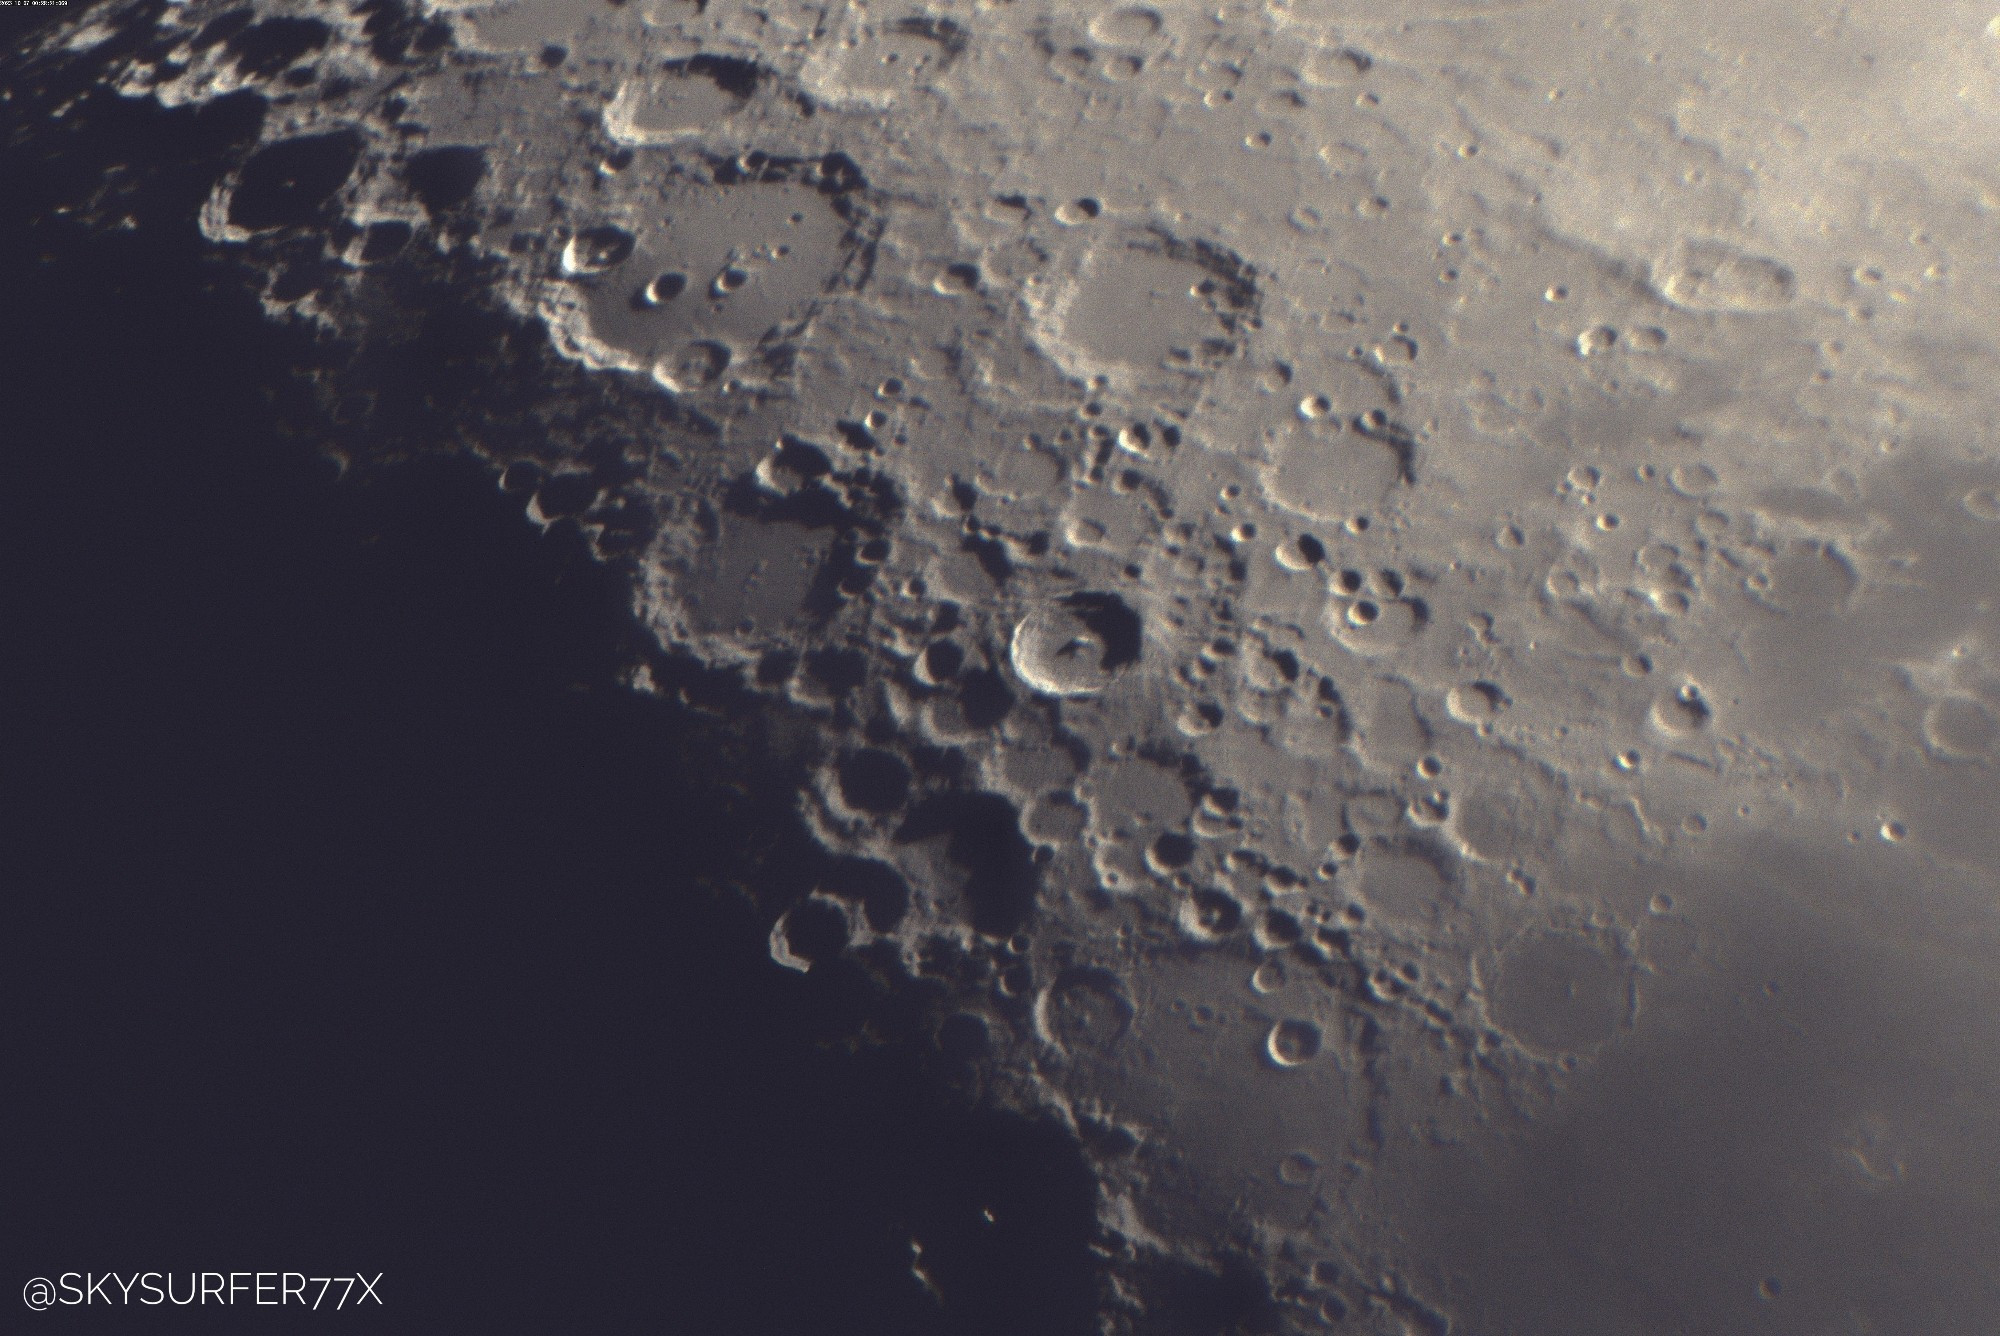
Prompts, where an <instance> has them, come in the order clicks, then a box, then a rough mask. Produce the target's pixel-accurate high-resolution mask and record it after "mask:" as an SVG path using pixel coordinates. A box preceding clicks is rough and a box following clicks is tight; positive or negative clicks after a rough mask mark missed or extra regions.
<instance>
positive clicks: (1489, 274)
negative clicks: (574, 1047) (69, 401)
mask: <svg viewBox="0 0 2000 1336" xmlns="http://www.w3.org/2000/svg"><path fill="white" fill-rule="evenodd" d="M1996 34H2000V20H1996V19H1995V18H1994V15H1993V11H1992V9H1991V7H1990V5H1989V6H1988V7H1986V8H1981V7H1979V6H1977V5H1972V4H1968V3H1961V2H1960V0H1945V2H1944V3H1941V4H1937V5H1932V6H1928V7H1926V8H1924V9H1923V10H1922V11H1921V12H1920V13H1919V12H1911V11H1905V10H1903V9H1900V8H1898V7H1895V6H1886V5H1862V6H1850V7H1845V8H1843V7H1836V6H1830V5H1801V4H1797V3H1792V0H1746V2H1742V3H1730V4H1726V5H1725V4H1720V3H1713V2H1711V0H1671V3H1666V4H1662V5H1655V6H1622V7H1610V8H1606V7H1604V6H1593V5H1586V4H1582V3H1578V2H1576V0H1484V2H1474V0H1463V2H1461V3H1447V2H1444V0H1406V2H1404V3H1395V0H1384V2H1383V3H1380V4H1362V3H1347V2H1346V0H1338V2H1335V0H1264V2H1260V3H1248V2H1246V0H1219V2H1212V3H1204V4H1201V5H1195V4H1190V3H1181V2H1180V0H1155V2H1154V3H1148V4H1125V5H1119V4H1105V5H1081V6H1078V5H1060V4H1053V3H1041V2H1037V0H931V2H930V3H928V4H925V3H918V2H917V0H911V3H907V4H886V3H879V2H878V3H868V4H863V3H859V2H858V0H857V2H855V3H840V2H838V0H814V2H811V3H807V2H805V0H770V2H768V3H754V4H753V3H748V2H747V0H706V2H705V3H698V2H696V0H628V2H627V3H619V4H615V5H614V4H608V3H604V2H603V0H500V3H494V4H476V3H463V2H462V0H452V2H451V3H428V4H415V5H410V4H402V3H398V2H397V0H366V2H365V3H362V4H359V5H353V6H349V5H332V6H328V5H310V4H304V3H296V4H294V3H287V0H251V3H248V4H243V5H231V4H225V3H220V2H211V0H186V2H185V3H172V4H161V3H130V4H127V3H119V2H118V0H112V2H110V3H106V4H103V5H100V6H98V7H95V8H92V9H89V10H87V11H84V12H82V13H79V14H78V15H76V16H75V17H74V18H73V19H70V20H69V21H67V22H65V23H60V24H57V25H55V26H52V27H50V28H48V29H46V30H44V31H43V32H42V33H40V34H39V35H38V36H37V37H36V38H35V40H34V41H33V42H32V43H30V45H29V46H28V48H27V49H26V50H25V51H24V52H23V53H22V54H21V55H20V56H19V57H17V58H15V60H14V63H13V65H12V67H11V69H10V71H9V73H8V75H7V80H8V82H9V83H10V84H11V85H13V86H14V87H15V88H16V89H17V90H19V91H18V92H17V94H16V95H17V96H18V97H20V98H21V99H23V102H22V105H27V104H28V101H29V100H30V99H32V97H33V96H35V94H34V92H33V90H34V88H35V87H36V86H37V81H38V80H42V81H45V82H46V81H48V80H51V79H53V78H54V77H55V74H54V73H52V72H61V71H72V72H73V71H76V70H84V71H87V72H88V77H89V79H90V80H91V81H92V82H93V83H94V85H95V86H97V87H100V88H102V89H108V90H113V91H115V92H116V94H117V95H118V96H120V97H122V98H125V99H134V100H139V101H143V102H147V103H150V104H153V105H156V106H158V107H161V108H166V109H183V110H186V111H187V112H188V113H189V114H190V115H193V114H194V113H196V112H198V111H201V110H202V109H204V108H206V109H209V110H208V114H210V115H211V116H227V115H237V116H242V117H247V119H246V120H245V122H244V123H245V124H246V125H249V126H250V127H251V128H250V130H249V133H248V135H247V137H245V138H244V139H243V140H242V142H240V143H239V144H237V145H236V146H235V147H234V148H231V149H230V150H229V154H230V155H233V156H227V157H226V160H219V161H220V165H219V167H218V169H217V171H216V172H215V173H214V174H213V179H212V180H210V181H207V182H206V183H204V185H203V186H202V189H201V190H200V191H197V192H196V193H195V195H194V197H192V198H191V200H190V206H189V210H188V216H187V218H186V219H185V220H184V221H185V224H186V225H188V226H198V227H199V228H200V230H201V234H202V236H203V237H205V238H206V240H207V242H208V243H209V244H210V245H211V247H212V249H213V251H214V253H215V254H216V255H217V256H218V257H219V258H222V259H225V260H227V261H229V262H231V263H233V264H235V265H237V266H239V267H240V268H241V269H242V270H243V272H246V273H248V274H251V275H253V276H254V278H255V281H256V283H257V285H258V289H259V292H260V294H261V302H262V307H263V310H264V312H265V314H266V315H267V317H268V318H269V319H270V320H271V321H273V322H278V323H281V324H285V325H288V326H294V327H300V328H305V329H308V330H311V331H314V332H316V334H317V336H318V337H319V340H320V343H319V346H321V347H324V348H325V349H326V353H325V359H324V363H323V365H319V366H315V367H313V368H310V369H309V370H310V378H311V380H312V383H313V384H314V386H315V387H316V393H318V394H319V395H320V396H321V397H322V400H323V403H324V410H325V420H326V424H327V428H326V430H327V442H326V448H328V449H329V450H330V451H333V452H334V453H336V454H337V455H339V456H340V457H341V458H342V460H343V461H344V462H345V463H346V464H347V465H349V466H350V467H357V468H368V467H371V466H373V465H375V464H377V463H380V462H386V461H388V460H390V459H392V458H394V457H398V456H399V455H401V454H403V453H408V452H410V451H413V450H421V449H448V450H452V451H456V452H461V453H469V454H472V455H474V456H476V457H477V458H479V459H481V460H484V461H487V462H488V463H490V465H491V466H492V469H493V471H494V473H495V475H496V476H498V477H499V478H500V479H501V480H502V481H503V484H504V485H505V486H507V487H508V489H509V490H510V491H512V492H515V493H518V494H520V495H521V496H522V497H523V505H524V508H525V509H526V512H527V514H528V516H529V517H530V519H532V520H533V521H535V522H537V523H541V524H545V525H546V524H552V523H556V522H558V521H562V522H569V523H574V524H576V525H577V526H579V527H580V528H581V529H582V531H583V532H584V533H585V534H586V535H587V536H588V537H589V538H590V540H591V541H592V542H593V544H594V545H595V547H596V550H597V551H598V553H599V554H600V555H601V556H602V557H603V558H604V559H605V560H606V561H607V562H611V563H613V564H614V565H615V566H616V567H617V569H619V570H620V571H621V572H624V573H626V574H628V575H629V584H630V589H631V600H632V607H633V610H634V615H635V617H636V618H637V620H638V622H639V623H640V624H641V625H642V626H643V628H644V629H645V631H646V633H647V634H648V636H649V637H650V639H651V641H652V642H653V643H654V644H655V645H656V646H657V648H658V651H659V653H660V654H661V655H663V656H667V657H670V658H672V659H674V660H675V661H678V662H686V663H693V664H698V665H700V666H701V668H702V669H703V670H704V671H708V672H712V673H716V674H721V675H724V676H725V677H727V678H728V679H729V680H730V681H732V682H735V683H737V684H739V685H740V686H741V688H742V689H743V690H744V691H746V692H748V693H751V694H752V695H754V697H755V698H756V701H757V706H756V708H757V709H758V710H760V711H762V712H764V713H765V714H767V715H768V716H769V717H771V718H773V719H779V720H783V721H787V727H788V728H789V729H790V730H791V731H792V733H793V734H794V735H796V736H799V737H801V738H804V739H807V740H808V741H807V742H806V743H804V744H802V745H804V746H805V750H806V752H807V754H809V755H810V756H811V757H813V758H814V759H813V760H812V761H811V763H810V764H809V765H808V766H807V767H806V773H803V774H802V775H801V778H800V782H799V785H798V808H799V812H800V818H801V820H802V821H804V822H805V823H806V824H807V825H808V827H809V828H810V830H811V831H812V833H813V836H814V838H815V839H816V840H817V841H818V842H819V843H820V844H821V845H822V846H823V847H824V849H825V850H826V852H827V853H828V855H829V856H830V857H832V858H834V859H836V860H838V862H839V866H841V867H844V868H847V869H849V870H850V871H852V873H853V878H852V881H851V884H843V885H829V886H826V887H824V888H822V889H821V890H820V891H817V892H815V893H814V894H813V895H812V896H811V897H809V898H808V899H806V900H803V901H800V902H798V903H796V904H792V905H771V906H767V908H768V911H769V912H768V914H767V921H768V923H769V924H770V931H771V939H770V940H771V955H772V957H773V961H774V964H773V967H772V968H773V970H774V971H776V970H777V969H778V967H780V966H782V967H784V968H785V969H789V970H793V971H798V970H805V971H808V972H809V971H811V970H812V969H814V968H816V967H817V963H818V962H819V961H821V960H824V959H826V958H827V957H828V956H829V955H830V954H838V953H840V952H853V953H865V954H866V955H867V956H868V957H869V958H870V959H872V960H876V961H886V962H891V968H892V972H893V973H895V975H896V977H897V979H898V981H899V982H898V984H897V986H898V987H899V988H901V989H904V990H905V991H906V992H907V993H908V994H909V996H911V997H913V998H914V997H918V996H921V997H922V998H924V999H927V1000H926V1001H925V1002H924V1003H923V1005H926V1006H933V1007H936V1008H937V1012H938V1020H937V1023H936V1025H935V1027H934V1029H933V1030H932V1033H934V1034H935V1035H937V1036H938V1043H939V1045H940V1046H941V1047H942V1048H944V1049H946V1050H948V1051H950V1052H952V1053H954V1054H955V1055H956V1056H958V1057H960V1058H963V1059H964V1065H965V1068H966V1070H967V1071H969V1072H970V1073H971V1076H970V1077H969V1078H968V1080H967V1089H966V1092H965V1096H966V1098H968V1099H971V1100H974V1101H976V1102H978V1103H979V1104H981V1105H982V1106H985V1107H987V1108H989V1109H995V1110H1002V1111H1005V1112H1008V1113H1011V1114H1016V1115H1020V1116H1023V1117H1026V1118H1029V1119H1032V1120H1036V1121H1039V1122H1041V1123H1044V1124H1047V1125H1052V1126H1054V1127H1057V1128H1059V1129H1061V1130H1062V1132H1063V1133H1064V1134H1065V1135H1066V1136H1068V1137H1071V1138H1073V1139H1074V1141H1075V1143H1076V1144H1077V1145H1079V1146H1080V1147H1082V1148H1083V1153H1084V1154H1085V1155H1086V1156H1087V1158H1088V1162H1089V1165H1090V1169H1091V1174H1092V1179H1093V1185H1094V1192H1095V1194H1096V1200H1097V1203H1098V1210H1097V1220H1098V1224H1097V1231H1096V1238H1095V1240H1094V1245H1093V1246H1094V1253H1093V1265H1095V1266H1096V1267H1097V1268H1098V1269H1099V1272H1100V1274H1101V1277H1102V1280H1103V1284H1102V1287H1101V1311H1100V1313H1099V1314H1098V1324H1099V1325H1098V1328H1097V1329H1098V1330H1101V1331H1106V1332H1131V1333H1150V1332H1161V1333H1168V1332H1181V1331H1197V1330H1199V1331H1210V1330H1213V1331H1218V1332H1220V1331H1223V1330H1238V1329H1241V1330H1263V1331H1282V1332H1316V1331H1331V1332H1355V1333H1363V1332H1365V1333H1371V1334H1375V1333H1381V1334H1382V1336H1417V1334H1419V1333H1421V1334H1422V1336H1443V1334H1444V1333H1463V1334H1468V1336H1604V1334H1605V1333H1621V1334H1624V1333H1630V1334H1631V1336H1670V1334H1675V1333H1723V1332H1749V1331H1757V1332H1771V1333H1797V1334H1798V1336H1901V1334H1902V1333H1910V1334H1911V1336H1917V1334H1919V1333H1923V1334H1926V1336H1928V1334H1929V1333H1944V1332H1966V1333H1971V1332H1980V1331H1994V1330H2000V1287H1996V1283H1995V1275H1996V1271H1995V1267H1996V1262H1995V1259H1996V1258H2000V1178H1996V1170H1995V1166H1996V1165H2000V1118H1996V1117H1995V1116H1994V1114H1993V1112H1992V1111H1993V1109H1994V1108H1996V1107H2000V1044H1996V1043H1995V1042H1994V1037H1995V1030H1996V1024H2000V969H1996V967H1995V965H1994V962H1995V961H1996V960H2000V912H1996V911H2000V819H1996V818H2000V784H1996V783H1995V774H1994V771H1995V767H1996V766H2000V722H1996V721H2000V666H1996V662H2000V661H1996V657H1995V655H1996V647H2000V607H1996V591H2000V524H1996V523H1995V520H1996V519H2000V438H1996V435H1995V432H1996V427H1995V419H1994V414H1993V397H1992V387H1993V386H1994V384H1995V383H1996V379H2000V342H1996V336H1995V332H1994V326H1993V322H1992V316H1991V313H1992V312H1993V311H1994V310H1995V309H2000V270H1996V269H1995V267H1994V264H1993V261H1992V254H1993V250H1994V241H1995V226H1996V224H1995V217H1996V211H2000V153H1996V149H2000V35H1996ZM246 109H247V110H246ZM204 123H206V122H204ZM62 124H63V116H62V111H61V109H60V108H51V109H49V110H48V113H47V115H46V116H44V117H42V118H41V119H40V120H38V121H36V122H34V123H33V124H31V125H30V126H29V129H28V130H27V131H26V132H25V133H26V134H27V135H28V137H29V139H30V141H32V140H33V139H34V137H35V136H42V137H45V138H52V137H54V136H57V135H59V134H60V133H61V129H62ZM134 170H137V165H136V164H135V166H134ZM80 189H81V188H80ZM123 208H124V205H123V204H121V199H120V194H119V187H118V182H117V179H116V174H114V176H113V178H112V179H111V180H109V181H108V182H105V183H100V184H99V186H98V187H97V188H94V189H89V190H83V191H82V193H81V194H80V195H79V198H78V200H77V204H76V209H77V211H78V214H79V216H80V217H83V218H86V219H87V220H88V221H89V222H90V223H91V224H92V225H94V226H97V227H101V228H104V229H115V228H117V227H119V226H120V225H121V221H120V220H121V218H122V217H124V216H125V215H124V214H123V213H122V212H121V210H122V209H123ZM447 305H448V306H449V307H450V308H451V309H457V310H466V311H474V312H477V313H479V316H480V319H481V320H483V321H485V322H487V323H486V324H478V325H476V327H475V324H473V323H468V326H467V328H468V329H469V330H474V332H470V333H467V334H466V335H465V336H464V337H463V339H461V340H460V341H459V342H456V343H454V342H452V341H451V340H450V339H445V340H443V341H442V342H441V341H440V339H439V338H437V337H435V334H436V328H435V327H436V325H437V324H438V322H439V321H441V320H442V317H441V316H440V315H439V314H438V313H439V312H440V311H441V310H443V309H445V308H446V306H447ZM489 329H490V330H492V331H497V332H495V333H490V334H484V333H477V330H489ZM440 349H444V350H445V351H442V352H441V351H440ZM496 349H508V350H513V352H510V353H509V357H513V358H514V360H512V361H509V360H507V358H503V357H502V356H500V354H499V352H497V351H496ZM522 349H530V350H532V351H533V355H534V356H533V357H529V356H528V354H527V353H520V356H518V357H515V356H514V353H515V352H519V350H522ZM535 357H538V358H541V359H542V360H541V361H539V362H537V361H535V360H534V358H535ZM454 359H456V360H454ZM521 366H528V367H530V368H531V370H529V371H518V370H514V371H510V370H507V368H519V367H521ZM532 368H539V369H532ZM447 382H450V386H449V387H448V386H447ZM441 405H442V406H441ZM426 414H428V416H426ZM410 423H416V424H418V425H417V426H415V427H410V426H409V424H410ZM411 433H415V434H418V435H422V436H424V439H423V440H421V441H415V440H414V439H413V438H412V436H411ZM633 685H634V688H635V689H637V690H640V691H661V690H662V689H661V688H660V687H659V686H658V685H657V684H656V683H655V682H654V681H653V679H652V678H651V677H649V676H648V675H646V674H644V673H642V674H640V675H639V676H638V677H637V678H636V679H635V682H634V684H633ZM920 1253H921V1249H920V1248H918V1249H917V1254H918V1255H919V1256H920ZM913 1274H914V1275H915V1276H916V1277H917V1280H916V1281H913V1282H912V1283H913V1284H915V1283H917V1281H921V1282H922V1283H923V1285H924V1286H925V1287H926V1289H927V1290H929V1291H930V1292H931V1293H932V1294H933V1295H934V1296H935V1298H936V1300H937V1302H938V1303H940V1304H941V1305H943V1311H944V1312H945V1313H946V1314H949V1313H950V1312H951V1311H952V1308H951V1305H952V1303H953V1299H954V1296H953V1294H952V1292H951V1285H950V1282H949V1279H948V1278H940V1279H937V1280H936V1281H935V1282H934V1281H933V1280H932V1279H931V1278H929V1276H928V1273H926V1272H924V1271H923V1270H922V1269H921V1267H920V1266H918V1265H917V1264H916V1263H913ZM1190 1276H1194V1277H1205V1278H1208V1281H1209V1282H1212V1283H1213V1284H1214V1285H1219V1286H1221V1287H1222V1288H1223V1289H1224V1290H1226V1291H1227V1292H1228V1293H1230V1294H1237V1295H1248V1296H1249V1297H1248V1298H1245V1299H1242V1301H1241V1302H1240V1303H1237V1304H1236V1306H1235V1307H1234V1308H1233V1309H1230V1310H1229V1311H1228V1312H1225V1313H1223V1314H1222V1315H1220V1316H1218V1317H1214V1318H1213V1319H1211V1318H1209V1317H1205V1316H1202V1315H1201V1314H1202V1313H1203V1312H1206V1311H1207V1310H1206V1309H1204V1308H1202V1306H1201V1305H1197V1304H1191V1303H1189V1302H1188V1301H1187V1300H1186V1298H1185V1295H1186V1294H1187V1293H1189V1291H1188V1289H1187V1285H1188V1284H1189V1283H1190V1282H1188V1280H1187V1277H1190ZM1246 1278H1247V1279H1246ZM1232 1287H1233V1288H1232ZM1207 1292H1208V1291H1203V1293H1207ZM1197 1310H1199V1311H1197Z"/></svg>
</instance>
